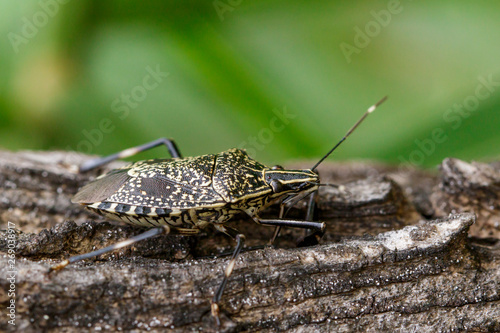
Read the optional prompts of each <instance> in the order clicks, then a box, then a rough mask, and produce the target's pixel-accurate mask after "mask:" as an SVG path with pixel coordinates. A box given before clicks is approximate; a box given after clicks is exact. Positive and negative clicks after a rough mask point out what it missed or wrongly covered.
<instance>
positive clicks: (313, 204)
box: [269, 191, 321, 245]
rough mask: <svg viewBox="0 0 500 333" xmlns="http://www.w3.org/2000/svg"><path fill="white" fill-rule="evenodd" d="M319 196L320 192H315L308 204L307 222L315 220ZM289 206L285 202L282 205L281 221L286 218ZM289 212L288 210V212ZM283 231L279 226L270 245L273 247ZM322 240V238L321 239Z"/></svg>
mask: <svg viewBox="0 0 500 333" xmlns="http://www.w3.org/2000/svg"><path fill="white" fill-rule="evenodd" d="M317 196H318V191H314V192H313V193H312V194H311V196H310V197H309V202H308V203H307V212H306V221H312V220H313V218H314V210H315V208H316V197H317ZM286 204H287V201H283V202H281V204H280V213H279V216H278V218H279V219H280V220H281V219H283V217H284V215H285V214H284V213H285V206H286ZM287 211H288V210H287ZM280 231H281V226H277V227H276V229H275V230H274V234H273V237H272V238H271V240H270V241H269V245H272V244H273V243H274V241H275V240H276V238H277V237H278V235H279V233H280ZM320 238H321V237H320Z"/></svg>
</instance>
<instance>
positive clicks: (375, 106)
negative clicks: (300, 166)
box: [311, 96, 387, 171]
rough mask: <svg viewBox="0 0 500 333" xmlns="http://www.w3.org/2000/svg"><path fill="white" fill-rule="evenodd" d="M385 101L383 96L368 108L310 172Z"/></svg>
mask: <svg viewBox="0 0 500 333" xmlns="http://www.w3.org/2000/svg"><path fill="white" fill-rule="evenodd" d="M386 99H387V96H385V97H384V98H382V99H381V100H380V101H378V102H377V103H375V104H373V105H372V106H370V107H369V108H368V110H366V112H365V113H364V114H363V116H362V117H361V118H360V119H359V120H358V121H357V122H356V124H354V126H353V127H351V129H350V130H349V131H347V133H346V134H345V135H344V137H343V138H342V139H341V140H340V141H339V142H338V143H337V144H336V145H335V146H334V147H333V148H332V149H331V150H330V151H329V152H328V153H326V155H325V156H323V157H322V158H321V159H320V160H319V162H318V163H316V164H315V165H314V166H313V167H312V168H311V170H313V171H314V170H316V168H317V167H318V165H320V164H321V163H322V162H323V161H324V160H325V159H326V158H327V157H328V156H330V154H331V153H333V151H334V150H335V149H337V147H338V146H340V144H341V143H342V142H344V141H345V139H347V137H348V136H349V135H351V133H352V132H354V130H355V129H356V127H358V126H359V124H361V123H362V122H363V120H365V118H366V117H368V115H369V114H370V113H372V112H373V111H375V109H376V108H377V107H378V106H379V105H380V104H382V103H384V102H385V100H386Z"/></svg>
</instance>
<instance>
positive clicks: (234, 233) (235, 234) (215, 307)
mask: <svg viewBox="0 0 500 333" xmlns="http://www.w3.org/2000/svg"><path fill="white" fill-rule="evenodd" d="M214 227H215V229H217V230H218V231H220V232H222V233H225V234H226V235H228V236H230V237H232V238H233V239H235V240H236V247H235V249H234V252H233V255H232V256H231V259H230V260H229V263H228V264H227V266H226V270H225V272H224V279H223V280H222V283H221V284H220V285H219V288H218V289H217V291H216V292H215V294H214V297H213V298H212V302H211V308H212V316H214V318H215V321H216V323H217V325H218V326H219V325H220V320H219V302H220V299H221V297H222V293H223V292H224V288H225V287H226V284H227V281H228V279H229V277H230V276H231V273H232V272H233V269H234V265H235V264H236V258H237V257H238V255H239V254H240V252H241V249H242V248H243V243H244V242H245V235H243V234H241V233H240V232H239V231H238V230H236V229H233V228H229V227H226V226H223V225H222V224H215V225H214Z"/></svg>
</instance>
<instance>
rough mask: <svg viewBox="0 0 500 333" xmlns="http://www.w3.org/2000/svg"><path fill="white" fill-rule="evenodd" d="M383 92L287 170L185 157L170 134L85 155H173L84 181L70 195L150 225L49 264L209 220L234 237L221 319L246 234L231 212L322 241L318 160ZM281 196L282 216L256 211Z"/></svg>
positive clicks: (241, 156)
mask: <svg viewBox="0 0 500 333" xmlns="http://www.w3.org/2000/svg"><path fill="white" fill-rule="evenodd" d="M384 100H385V98H384V99H382V100H381V101H379V102H378V103H376V104H375V105H373V106H372V107H370V108H369V109H368V111H367V112H366V113H365V114H364V115H363V117H361V119H360V120H358V122H357V123H356V124H355V125H354V126H353V127H352V128H351V129H350V130H349V131H348V132H347V133H346V135H345V136H344V137H343V138H342V139H341V140H340V141H339V142H338V143H337V144H336V145H335V146H334V147H333V148H332V149H331V150H330V151H329V152H328V153H327V154H326V155H325V156H323V158H322V159H321V160H320V161H319V162H318V163H316V164H315V165H314V166H313V167H312V168H311V169H307V170H285V169H283V168H282V167H280V166H274V167H267V166H265V165H263V164H261V163H259V162H257V161H255V160H254V159H252V158H250V157H249V156H248V155H247V154H246V152H244V151H243V150H240V149H230V150H227V151H224V152H222V153H219V154H212V155H203V156H198V157H187V158H182V156H181V154H180V152H179V150H178V148H177V146H176V144H175V143H174V141H172V140H169V139H158V140H155V141H152V142H150V143H147V144H144V145H142V146H138V147H134V148H129V149H126V150H123V151H121V152H119V153H116V154H113V155H110V156H107V157H104V158H97V159H94V160H90V161H88V162H86V163H84V164H83V165H82V166H80V172H85V171H88V170H91V169H94V168H97V167H99V166H101V165H104V164H106V163H109V162H111V161H113V160H116V159H119V158H124V157H128V156H132V155H134V154H137V153H139V152H141V151H144V150H147V149H151V148H153V147H156V146H159V145H165V146H166V147H167V148H168V150H169V152H170V155H171V156H172V159H155V160H147V161H139V162H135V163H132V164H130V165H128V166H125V167H122V168H119V169H115V170H112V171H110V172H109V173H107V174H105V175H102V176H100V177H98V178H97V179H95V180H94V181H92V182H90V183H89V184H87V185H85V186H84V187H83V188H82V189H81V190H80V191H79V192H78V193H77V194H76V195H75V196H74V198H73V200H72V201H73V202H75V203H79V204H82V205H84V206H86V207H87V208H89V209H91V210H92V211H94V212H97V213H99V214H101V215H104V216H105V217H107V218H110V219H114V220H119V221H124V222H126V223H129V224H132V225H136V226H141V227H148V228H150V230H148V231H146V232H144V233H142V234H139V235H137V236H135V237H132V238H130V239H128V240H125V241H123V242H120V243H117V244H114V245H111V246H108V247H106V248H103V249H100V250H97V251H93V252H91V253H86V254H82V255H78V256H75V257H71V258H69V259H67V260H65V261H63V262H61V263H60V264H58V265H55V266H52V267H51V268H50V270H49V271H54V270H59V269H62V268H64V267H66V266H67V265H68V264H70V263H73V262H76V261H79V260H82V259H87V258H91V257H94V256H97V255H100V254H103V253H106V252H109V251H113V250H115V249H118V248H122V247H124V246H128V245H130V244H133V243H135V242H138V241H140V240H143V239H147V238H150V237H153V236H156V235H159V234H164V233H166V234H168V233H170V234H181V235H193V234H197V233H198V232H199V231H200V230H201V229H203V228H205V227H207V226H209V225H211V226H213V227H214V228H215V229H217V230H218V231H220V232H223V233H225V234H227V235H228V236H230V237H232V238H234V239H235V240H236V242H237V245H236V247H235V250H234V252H233V255H232V257H231V260H230V261H229V263H228V265H227V267H226V271H225V274H224V279H223V280H222V283H221V284H220V286H219V288H218V289H217V291H216V293H215V294H214V297H213V299H212V302H211V304H212V305H211V310H212V315H213V316H214V317H215V318H216V321H217V323H219V319H218V314H219V306H218V303H219V301H220V299H221V296H222V293H223V291H224V287H225V285H226V283H227V281H228V278H229V276H230V275H231V273H232V271H233V268H234V265H235V262H236V257H237V256H238V254H239V253H240V251H241V249H242V247H243V242H244V239H245V236H244V235H242V234H241V233H239V232H238V231H237V230H235V229H233V228H230V227H228V226H226V225H225V224H224V223H225V222H227V221H228V220H230V219H231V218H232V217H233V216H234V215H236V214H238V213H241V212H245V213H246V214H248V215H249V216H250V217H251V218H252V219H253V220H254V221H255V222H257V223H258V224H262V225H270V226H275V227H276V231H275V233H274V236H273V239H272V240H274V239H275V238H276V236H277V235H278V233H279V230H280V228H281V227H282V226H286V227H295V228H306V229H313V231H314V232H313V234H312V235H310V236H309V237H307V238H308V239H309V240H313V241H316V242H317V241H319V239H320V238H321V236H322V235H323V233H324V230H325V224H324V223H322V222H314V221H310V220H311V219H312V215H313V209H314V197H315V195H316V194H317V190H318V188H319V186H320V181H319V175H318V172H317V171H316V167H317V166H318V165H319V164H320V163H321V162H322V161H323V160H324V159H325V158H326V157H328V156H329V155H330V154H331V153H332V152H333V151H334V150H335V149H336V148H337V147H338V146H339V145H340V144H341V143H342V142H343V141H344V140H345V139H346V138H347V137H348V136H349V135H350V134H351V133H352V132H353V131H354V129H355V128H356V127H357V126H358V125H359V124H360V123H361V122H362V121H363V120H364V119H365V118H366V116H367V115H368V114H369V113H371V112H372V111H374V110H375V108H376V107H377V106H378V105H379V104H380V103H382V102H383V101H384ZM309 194H312V199H313V200H310V201H309V207H308V210H307V212H308V213H307V216H306V220H305V221H302V220H287V219H284V218H283V215H284V207H285V206H286V205H293V204H294V203H296V202H297V201H299V200H301V199H303V198H305V197H306V196H307V195H309ZM276 201H278V202H281V210H280V215H279V217H278V218H277V219H262V218H260V217H259V215H258V214H259V212H260V211H262V210H263V209H264V208H265V207H266V206H268V205H270V204H271V203H273V202H276ZM271 242H272V241H271Z"/></svg>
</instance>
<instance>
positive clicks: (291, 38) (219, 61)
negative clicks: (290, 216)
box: [0, 0, 500, 167]
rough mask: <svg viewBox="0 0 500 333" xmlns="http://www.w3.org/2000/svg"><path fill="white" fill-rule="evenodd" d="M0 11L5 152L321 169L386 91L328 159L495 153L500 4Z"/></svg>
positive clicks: (417, 159) (238, 1)
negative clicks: (177, 152) (157, 142)
mask: <svg viewBox="0 0 500 333" xmlns="http://www.w3.org/2000/svg"><path fill="white" fill-rule="evenodd" d="M0 3H1V10H0V35H1V36H2V38H1V39H0V73H1V75H0V148H4V149H12V150H20V149H64V150H77V151H81V152H84V153H91V154H99V155H104V154H109V153H113V152H115V151H117V150H120V149H123V148H127V147H131V146H134V145H138V144H142V143H145V142H147V141H151V140H154V139H156V138H158V137H163V136H166V137H172V138H175V139H176V141H177V143H178V145H179V147H180V148H181V151H182V152H183V154H184V155H186V156H190V155H199V154H205V153H217V152H220V151H222V150H226V149H228V148H232V147H241V148H247V149H248V150H249V152H251V154H252V155H253V156H254V157H256V158H257V159H259V160H261V161H263V162H265V163H268V164H274V163H283V162H285V161H289V160H297V159H317V158H319V157H320V156H321V155H322V154H324V153H325V152H326V151H327V150H328V149H329V148H330V147H331V146H332V145H333V144H334V143H335V142H336V141H337V140H338V139H340V137H341V136H342V135H343V134H344V133H345V131H346V130H347V129H348V128H349V127H350V126H351V125H352V124H353V123H354V122H355V121H356V120H357V119H358V118H359V117H360V116H361V114H362V113H363V112H364V111H365V110H366V108H367V107H368V106H370V105H371V104H373V103H374V102H376V101H377V100H378V99H380V98H381V97H383V96H384V95H389V99H388V101H387V102H386V103H385V104H384V105H383V107H381V108H380V109H379V110H377V112H375V113H374V114H373V115H371V116H370V117H369V118H368V119H367V121H366V122H365V123H363V125H362V126H361V127H360V128H359V129H358V131H357V132H356V133H355V134H354V135H353V136H352V137H351V138H350V139H349V140H348V141H347V142H346V143H345V144H344V145H343V146H342V147H341V148H339V150H338V151H337V152H336V153H335V154H334V156H333V157H331V158H332V159H336V160H345V159H361V158H367V159H375V160H380V161H383V162H388V163H393V164H399V163H412V164H414V165H417V166H424V167H435V166H436V165H437V164H438V163H439V162H440V161H441V160H442V159H443V158H444V157H447V156H453V157H458V158H461V159H465V160H471V159H475V160H491V159H495V158H498V157H499V156H500V151H499V148H498V146H499V145H498V144H499V141H500V131H499V129H500V63H499V62H500V43H499V39H498V37H499V33H500V20H499V19H498V13H500V3H499V2H493V1H491V2H484V1H481V2H472V1H465V0H463V1H460V0H449V1H408V0H401V1H394V0H391V1H372V0H369V1H368V0H367V1H349V2H348V1H290V0H287V1H267V0H266V1H264V0H262V1H244V0H220V1H218V0H217V1H194V0H192V1H166V0H162V1H125V0H120V1H118V0H107V1H85V0H79V1H67V0H40V1H28V0H24V1H11V0H2V1H0ZM154 156H156V157H164V156H167V153H166V150H165V149H164V148H157V149H156V150H155V151H153V152H149V153H145V154H144V155H141V156H140V157H137V158H148V157H154Z"/></svg>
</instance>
